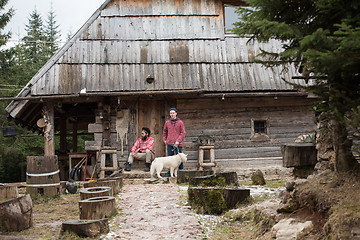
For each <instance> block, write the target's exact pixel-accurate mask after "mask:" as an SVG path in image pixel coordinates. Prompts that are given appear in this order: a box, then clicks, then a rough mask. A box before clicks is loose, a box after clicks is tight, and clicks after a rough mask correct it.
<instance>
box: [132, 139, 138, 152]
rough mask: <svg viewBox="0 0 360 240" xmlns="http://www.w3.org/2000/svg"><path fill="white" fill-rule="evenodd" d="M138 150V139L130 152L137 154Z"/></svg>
mask: <svg viewBox="0 0 360 240" xmlns="http://www.w3.org/2000/svg"><path fill="white" fill-rule="evenodd" d="M139 150H140V138H139V139H138V140H136V142H135V143H134V146H133V147H132V148H131V152H138V151H139Z"/></svg>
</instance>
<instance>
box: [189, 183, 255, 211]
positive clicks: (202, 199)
mask: <svg viewBox="0 0 360 240" xmlns="http://www.w3.org/2000/svg"><path fill="white" fill-rule="evenodd" d="M188 196H189V203H190V205H191V207H192V208H193V209H195V210H197V212H198V213H201V214H222V213H223V212H225V211H227V210H229V209H232V208H235V207H236V205H237V204H238V203H241V202H246V201H247V200H248V198H249V197H250V189H244V188H239V187H238V188H214V187H189V189H188Z"/></svg>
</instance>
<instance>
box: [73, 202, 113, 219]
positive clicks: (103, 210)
mask: <svg viewBox="0 0 360 240" xmlns="http://www.w3.org/2000/svg"><path fill="white" fill-rule="evenodd" d="M79 208H80V220H96V219H103V218H110V217H111V216H112V215H113V214H115V213H116V205H115V198H114V197H112V196H103V197H94V198H88V199H85V200H81V201H79Z"/></svg>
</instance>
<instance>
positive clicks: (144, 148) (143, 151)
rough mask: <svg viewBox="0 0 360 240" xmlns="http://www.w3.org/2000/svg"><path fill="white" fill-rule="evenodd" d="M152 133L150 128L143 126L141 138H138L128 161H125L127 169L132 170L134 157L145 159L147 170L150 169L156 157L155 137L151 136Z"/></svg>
mask: <svg viewBox="0 0 360 240" xmlns="http://www.w3.org/2000/svg"><path fill="white" fill-rule="evenodd" d="M150 133H151V132H150V129H149V128H147V127H143V128H142V130H141V138H139V139H138V140H136V142H135V144H134V146H133V147H132V148H131V153H130V154H129V158H128V161H127V162H126V163H125V171H131V164H132V163H133V162H134V158H136V159H138V160H142V161H144V160H145V171H150V164H151V161H152V160H154V158H155V151H154V138H152V137H150Z"/></svg>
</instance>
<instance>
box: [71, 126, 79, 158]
mask: <svg viewBox="0 0 360 240" xmlns="http://www.w3.org/2000/svg"><path fill="white" fill-rule="evenodd" d="M72 145H73V152H77V151H78V134H77V123H74V124H73V134H72Z"/></svg>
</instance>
